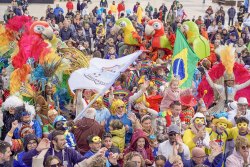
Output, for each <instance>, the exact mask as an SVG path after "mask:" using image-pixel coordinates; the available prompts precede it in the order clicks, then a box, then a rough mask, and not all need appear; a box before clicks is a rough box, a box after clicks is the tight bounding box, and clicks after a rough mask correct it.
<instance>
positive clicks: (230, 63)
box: [216, 45, 235, 74]
mask: <svg viewBox="0 0 250 167" xmlns="http://www.w3.org/2000/svg"><path fill="white" fill-rule="evenodd" d="M216 53H217V54H219V55H220V58H221V62H222V64H223V65H224V67H225V69H226V73H227V74H233V67H234V63H235V48H234V47H233V46H232V45H224V46H220V47H219V48H218V49H216Z"/></svg>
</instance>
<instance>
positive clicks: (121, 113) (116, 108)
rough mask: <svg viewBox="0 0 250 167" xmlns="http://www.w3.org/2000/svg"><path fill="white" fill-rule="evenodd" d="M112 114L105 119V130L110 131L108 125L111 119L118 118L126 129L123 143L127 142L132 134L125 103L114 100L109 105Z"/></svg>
mask: <svg viewBox="0 0 250 167" xmlns="http://www.w3.org/2000/svg"><path fill="white" fill-rule="evenodd" d="M110 109H111V113H112V115H111V116H110V117H109V119H108V120H107V123H106V125H105V130H106V132H110V129H109V126H110V123H111V121H112V120H116V119H118V120H120V121H121V122H122V123H123V125H124V126H125V129H126V135H125V143H126V144H128V143H129V142H130V139H131V137H132V134H133V128H132V122H131V120H130V119H129V116H128V114H127V109H126V105H125V103H124V102H123V101H122V100H120V99H117V100H114V101H113V102H112V105H111V107H110Z"/></svg>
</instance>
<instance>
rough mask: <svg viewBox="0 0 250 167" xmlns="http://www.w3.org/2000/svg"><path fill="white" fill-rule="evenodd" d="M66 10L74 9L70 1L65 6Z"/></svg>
mask: <svg viewBox="0 0 250 167" xmlns="http://www.w3.org/2000/svg"><path fill="white" fill-rule="evenodd" d="M66 8H67V10H68V12H69V11H72V10H73V9H74V4H73V2H72V1H71V0H68V2H67V4H66Z"/></svg>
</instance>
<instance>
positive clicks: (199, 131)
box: [183, 112, 210, 151]
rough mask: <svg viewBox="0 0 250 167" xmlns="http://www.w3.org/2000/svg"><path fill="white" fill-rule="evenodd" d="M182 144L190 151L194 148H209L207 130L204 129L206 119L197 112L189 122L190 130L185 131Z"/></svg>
mask: <svg viewBox="0 0 250 167" xmlns="http://www.w3.org/2000/svg"><path fill="white" fill-rule="evenodd" d="M183 142H184V143H185V144H186V145H187V146H188V147H189V150H190V151H192V149H193V148H195V147H200V148H209V142H210V138H209V129H207V128H206V117H205V116H204V115H203V114H202V113H199V112H197V113H196V114H195V115H194V117H193V118H192V120H191V125H190V129H187V130H185V132H184V135H183Z"/></svg>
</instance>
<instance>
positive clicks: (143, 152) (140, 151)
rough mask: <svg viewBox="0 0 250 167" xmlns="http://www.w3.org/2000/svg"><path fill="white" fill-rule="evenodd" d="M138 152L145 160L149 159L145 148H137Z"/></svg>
mask: <svg viewBox="0 0 250 167" xmlns="http://www.w3.org/2000/svg"><path fill="white" fill-rule="evenodd" d="M136 151H137V152H139V153H140V154H141V155H142V157H143V159H148V156H147V152H146V150H145V148H137V149H136Z"/></svg>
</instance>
